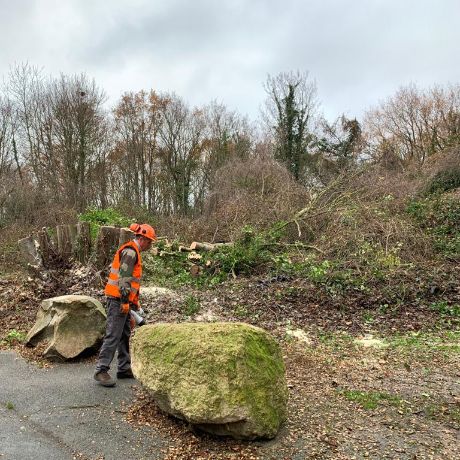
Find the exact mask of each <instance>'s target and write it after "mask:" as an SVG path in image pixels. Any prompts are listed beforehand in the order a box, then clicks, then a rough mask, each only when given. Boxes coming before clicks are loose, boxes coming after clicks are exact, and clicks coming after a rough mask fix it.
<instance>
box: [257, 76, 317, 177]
mask: <svg viewBox="0 0 460 460" xmlns="http://www.w3.org/2000/svg"><path fill="white" fill-rule="evenodd" d="M265 91H266V93H267V100H266V105H265V112H264V117H265V122H266V124H267V126H268V128H269V129H270V131H271V133H272V135H273V138H274V144H275V145H274V153H275V158H276V159H277V160H278V161H280V162H281V163H283V164H285V166H286V167H287V169H288V170H289V171H290V172H291V173H292V175H293V176H294V177H295V179H296V180H300V179H301V178H302V175H303V173H304V170H305V166H306V164H307V160H308V154H309V147H310V146H311V145H312V142H313V140H314V135H313V132H312V124H313V120H314V118H315V116H316V112H317V108H318V102H317V90H316V83H315V82H314V81H310V80H309V78H308V73H301V72H295V73H294V72H289V73H284V72H283V73H280V74H278V75H277V76H275V77H272V76H268V78H267V82H266V83H265Z"/></svg>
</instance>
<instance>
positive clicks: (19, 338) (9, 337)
mask: <svg viewBox="0 0 460 460" xmlns="http://www.w3.org/2000/svg"><path fill="white" fill-rule="evenodd" d="M26 337H27V334H26V333H25V332H21V331H17V330H16V329H11V331H9V332H8V334H6V335H5V337H4V338H3V340H2V342H4V343H6V344H8V345H14V344H15V343H21V342H24V340H25V339H26Z"/></svg>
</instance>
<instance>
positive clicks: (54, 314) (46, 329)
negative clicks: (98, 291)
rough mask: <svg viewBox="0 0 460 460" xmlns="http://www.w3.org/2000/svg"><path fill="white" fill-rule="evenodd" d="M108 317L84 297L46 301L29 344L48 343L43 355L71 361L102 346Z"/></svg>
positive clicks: (33, 328) (65, 296)
mask: <svg viewBox="0 0 460 460" xmlns="http://www.w3.org/2000/svg"><path fill="white" fill-rule="evenodd" d="M105 324H106V313H105V310H104V307H103V306H102V304H101V303H100V302H99V301H98V300H96V299H93V298H92V297H89V296H85V295H63V296H60V297H53V298H51V299H46V300H44V301H43V302H42V303H41V305H40V308H39V310H38V312H37V320H36V322H35V324H34V326H33V327H32V329H31V330H30V331H29V333H28V334H27V338H26V344H27V345H29V346H36V345H38V344H40V343H42V342H45V343H46V348H45V351H44V352H43V355H44V356H45V357H47V358H52V359H71V358H75V357H77V356H79V355H81V354H82V353H87V352H89V351H91V350H93V349H96V347H97V346H98V345H99V344H100V342H101V340H102V338H103V337H104V333H105Z"/></svg>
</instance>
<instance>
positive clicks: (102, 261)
mask: <svg viewBox="0 0 460 460" xmlns="http://www.w3.org/2000/svg"><path fill="white" fill-rule="evenodd" d="M119 241H120V229H119V228H117V227H109V226H103V227H101V228H100V229H99V234H98V235H97V240H96V266H97V268H99V269H104V268H106V266H107V265H108V264H109V263H110V262H111V261H112V258H113V255H114V253H115V251H116V250H117V249H118V247H119V246H118V243H119Z"/></svg>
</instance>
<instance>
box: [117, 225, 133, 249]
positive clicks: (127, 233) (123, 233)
mask: <svg viewBox="0 0 460 460" xmlns="http://www.w3.org/2000/svg"><path fill="white" fill-rule="evenodd" d="M133 238H134V232H132V231H131V230H130V229H129V228H121V229H120V239H119V241H118V245H119V246H121V245H122V244H125V243H127V242H128V241H130V240H132V239H133Z"/></svg>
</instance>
